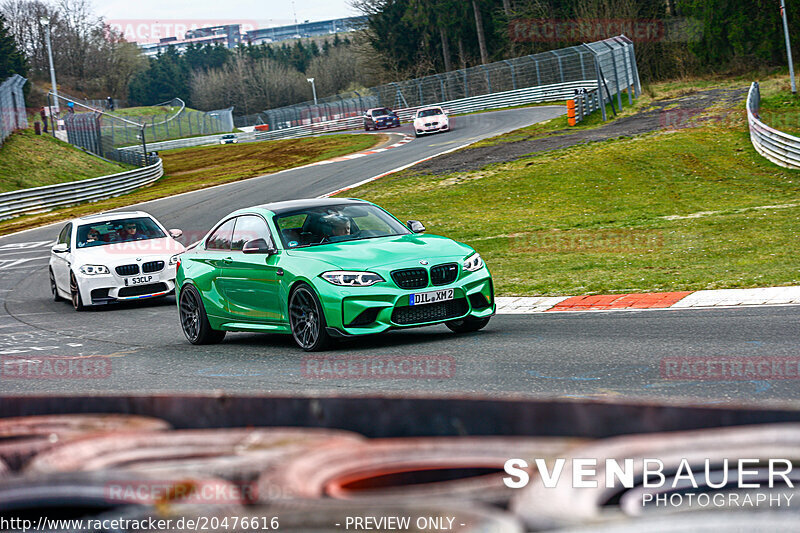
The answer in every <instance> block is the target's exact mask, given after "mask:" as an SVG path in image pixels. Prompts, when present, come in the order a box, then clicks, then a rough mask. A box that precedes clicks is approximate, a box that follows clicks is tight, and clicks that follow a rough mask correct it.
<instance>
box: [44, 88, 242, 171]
mask: <svg viewBox="0 0 800 533" xmlns="http://www.w3.org/2000/svg"><path fill="white" fill-rule="evenodd" d="M49 98H50V102H49V109H50V113H51V114H52V116H53V119H52V122H53V123H55V124H57V125H58V129H57V131H59V134H60V136H61V137H62V138H63V139H64V140H66V141H67V142H69V143H70V144H73V145H75V146H79V147H81V148H83V149H84V150H86V151H88V152H91V153H93V154H95V155H98V156H100V157H103V158H106V159H111V160H114V161H118V162H121V163H126V164H129V165H136V166H146V165H152V164H153V163H154V162H155V157H154V156H152V155H148V156H147V157H146V158H145V157H143V156H142V154H143V153H147V151H148V150H147V144H148V143H153V142H159V141H166V140H170V139H179V138H185V137H194V136H202V135H210V134H216V133H223V132H229V131H231V130H232V129H233V108H228V109H221V110H217V111H211V112H203V111H193V110H187V108H186V105H185V104H184V102H183V100H181V99H179V98H175V99H173V100H171V101H169V102H163V103H161V104H159V105H158V106H154V107H156V108H159V107H160V108H161V109H163V111H164V113H163V114H162V113H150V114H137V113H136V111H137V110H136V109H135V108H131V109H121V110H118V111H117V112H116V113H114V112H110V111H108V110H107V109H105V108H104V107H102V106H101V107H97V106H95V105H93V103H94V102H93V101H86V100H81V99H79V98H75V97H72V96H67V95H65V94H63V93H60V94H59V95H58V96H57V97H56V96H55V95H54V94H53V93H52V92H51V93H50V95H49ZM56 98H57V100H58V104H57V105H56V103H55V101H54V100H55V99H56ZM62 127H63V129H62ZM59 134H57V135H59ZM131 146H133V147H136V148H137V150H123V149H122V148H125V147H131Z"/></svg>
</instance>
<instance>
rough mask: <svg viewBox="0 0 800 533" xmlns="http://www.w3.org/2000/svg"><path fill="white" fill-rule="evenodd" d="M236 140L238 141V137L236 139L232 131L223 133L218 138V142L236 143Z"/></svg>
mask: <svg viewBox="0 0 800 533" xmlns="http://www.w3.org/2000/svg"><path fill="white" fill-rule="evenodd" d="M238 142H239V139H237V138H236V135H234V134H233V133H228V134H225V135H223V136H222V137H220V138H219V143H220V144H236V143H238Z"/></svg>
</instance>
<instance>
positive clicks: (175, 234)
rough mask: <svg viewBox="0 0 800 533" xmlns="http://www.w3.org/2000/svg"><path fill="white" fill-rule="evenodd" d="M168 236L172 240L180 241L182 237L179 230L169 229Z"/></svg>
mask: <svg viewBox="0 0 800 533" xmlns="http://www.w3.org/2000/svg"><path fill="white" fill-rule="evenodd" d="M169 236H170V237H172V238H173V239H180V238H181V237H182V236H183V232H182V231H181V230H179V229H171V230H169Z"/></svg>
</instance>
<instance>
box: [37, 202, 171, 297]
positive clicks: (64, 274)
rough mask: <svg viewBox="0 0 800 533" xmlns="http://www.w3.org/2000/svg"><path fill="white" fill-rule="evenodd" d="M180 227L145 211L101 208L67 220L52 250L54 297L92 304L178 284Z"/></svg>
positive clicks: (163, 292)
mask: <svg viewBox="0 0 800 533" xmlns="http://www.w3.org/2000/svg"><path fill="white" fill-rule="evenodd" d="M181 235H182V233H181V231H180V230H176V229H172V230H169V231H168V230H166V229H164V226H162V225H161V224H160V223H159V222H158V221H157V220H156V219H155V218H153V217H152V216H150V215H148V214H147V213H145V212H143V211H129V212H119V213H101V214H99V215H91V216H87V217H82V218H76V219H74V220H72V221H70V222H68V223H67V224H66V225H65V226H64V227H63V228H62V229H61V233H59V235H58V240H57V241H56V244H55V245H54V246H53V248H52V249H51V251H50V290H51V291H52V294H53V299H54V300H60V299H61V298H65V299H68V300H71V301H72V305H73V307H75V309H76V310H77V311H81V310H83V309H84V308H85V307H88V306H92V305H103V304H108V303H112V302H118V301H124V300H137V299H141V298H154V297H158V296H165V295H167V294H169V293H171V292H173V291H174V290H175V269H176V266H177V264H178V256H179V254H181V253H182V252H183V251H184V247H183V245H182V244H181V243H179V242H178V241H176V240H175V239H177V238H179V237H180V236H181Z"/></svg>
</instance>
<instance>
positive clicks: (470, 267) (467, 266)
mask: <svg viewBox="0 0 800 533" xmlns="http://www.w3.org/2000/svg"><path fill="white" fill-rule="evenodd" d="M482 266H483V259H481V255H480V254H479V253H478V252H475V253H474V254H472V255H471V256H469V257H468V258H467V260H466V261H464V270H466V271H467V272H475V271H476V270H480V268H481V267H482Z"/></svg>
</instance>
